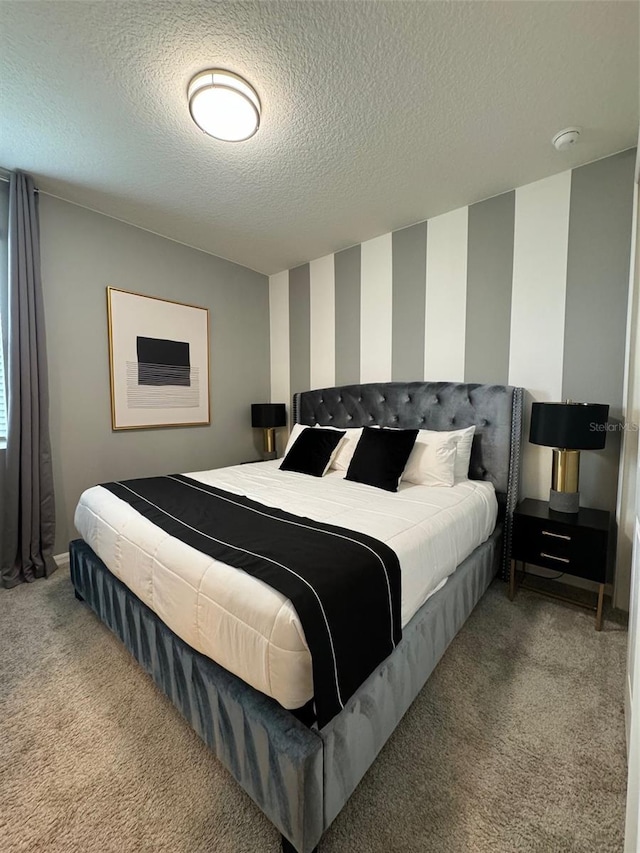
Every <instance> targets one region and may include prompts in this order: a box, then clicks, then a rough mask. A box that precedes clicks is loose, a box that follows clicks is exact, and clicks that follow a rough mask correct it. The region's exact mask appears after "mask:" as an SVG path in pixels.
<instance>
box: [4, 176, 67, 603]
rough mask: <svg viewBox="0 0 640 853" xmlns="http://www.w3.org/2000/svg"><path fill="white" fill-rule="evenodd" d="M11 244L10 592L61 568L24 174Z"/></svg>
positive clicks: (32, 211) (12, 197)
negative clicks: (55, 555)
mask: <svg viewBox="0 0 640 853" xmlns="http://www.w3.org/2000/svg"><path fill="white" fill-rule="evenodd" d="M8 243H9V277H8V297H7V302H8V305H7V317H8V323H7V327H8V341H7V356H8V359H7V365H6V367H7V371H6V374H7V377H6V378H7V403H8V427H9V430H8V436H7V450H6V471H5V483H4V491H5V509H4V530H3V537H2V545H3V555H2V584H3V586H5V587H12V586H16V585H17V584H19V583H22V582H24V581H27V582H30V581H34V580H35V579H36V578H40V577H48V576H49V575H50V574H52V572H54V571H55V568H56V564H55V562H54V560H53V546H54V535H55V507H54V497H53V474H52V470H51V447H50V442H49V393H48V380H47V357H46V346H45V333H44V309H43V301H42V283H41V279H40V227H39V219H38V196H37V194H36V191H35V187H34V185H33V179H32V178H31V177H30V176H29V175H25V174H22V173H20V172H18V173H15V174H12V175H11V179H10V185H9V231H8Z"/></svg>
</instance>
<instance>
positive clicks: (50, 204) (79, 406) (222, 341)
mask: <svg viewBox="0 0 640 853" xmlns="http://www.w3.org/2000/svg"><path fill="white" fill-rule="evenodd" d="M40 219H41V239H42V278H43V289H44V301H45V311H46V329H47V346H48V355H49V383H50V392H51V441H52V452H53V460H54V477H55V489H56V504H57V515H58V525H57V536H56V553H62V552H64V551H66V550H67V546H68V541H69V539H70V538H72V537H73V536H75V535H76V534H75V530H74V527H73V513H74V510H75V506H76V504H77V502H78V498H79V496H80V494H81V492H82V491H83V490H84V489H86V488H87V487H88V486H91V485H94V484H95V483H100V482H105V481H108V480H112V479H118V478H130V477H144V476H149V475H153V474H160V473H169V472H179V471H182V472H188V471H198V470H203V469H207V468H215V467H219V466H222V465H227V464H234V463H238V462H242V461H246V460H250V459H256V458H258V457H259V452H258V450H257V448H258V447H259V442H260V440H261V437H260V436H256V435H255V434H254V431H253V430H252V429H251V426H250V418H249V406H250V404H251V403H252V402H266V401H268V400H269V290H268V283H267V278H266V277H265V276H263V275H260V274H259V273H256V272H253V271H251V270H249V269H246V268H245V267H241V266H239V265H237V264H233V263H230V262H228V261H224V260H222V259H220V258H217V257H214V256H212V255H207V254H205V253H203V252H199V251H196V250H195V249H190V248H188V247H186V246H182V245H180V244H179V243H174V242H172V241H170V240H166V239H164V238H162V237H157V236H156V235H154V234H150V233H148V232H146V231H142V230H140V229H139V228H135V227H133V226H130V225H126V224H124V223H122V222H118V221H117V220H114V219H110V218H108V217H106V216H101V215H100V214H97V213H93V212H91V211H88V210H85V209H84V208H81V207H77V206H75V205H72V204H68V203H66V202H63V201H60V200H58V199H54V198H51V197H49V196H46V195H42V196H41V199H40ZM108 285H111V286H113V287H119V288H121V289H123V290H131V291H135V292H137V293H144V294H149V295H152V296H160V297H167V298H169V299H174V300H178V301H183V302H188V303H191V304H193V305H201V306H203V307H206V308H209V310H210V320H211V371H210V387H211V421H212V422H211V425H210V426H208V427H189V428H173V429H152V430H127V431H121V432H113V431H112V430H111V414H110V393H109V365H108V343H107V313H106V288H107V286H108Z"/></svg>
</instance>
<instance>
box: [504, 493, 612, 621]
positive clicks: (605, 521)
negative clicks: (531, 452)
mask: <svg viewBox="0 0 640 853" xmlns="http://www.w3.org/2000/svg"><path fill="white" fill-rule="evenodd" d="M610 529H611V513H609V512H605V511H604V510H600V509H585V508H581V509H580V510H579V512H577V513H564V512H554V510H552V509H549V504H548V503H547V502H546V501H537V500H532V499H531V498H527V499H526V500H524V501H522V502H521V503H520V504H518V506H517V507H516V510H515V512H514V514H513V539H512V543H511V576H510V579H509V598H511V599H512V600H513V597H514V595H515V592H516V587H515V581H516V562H517V561H518V560H520V561H521V562H522V563H531V564H533V565H535V566H542V567H543V568H545V569H552V570H554V571H557V572H562V573H563V574H568V575H574V576H575V577H579V578H584V579H586V580H590V581H595V582H596V583H597V584H598V585H599V586H598V603H597V605H596V606H595V607H594V608H592V609H594V610H595V611H596V631H599V630H600V629H601V628H602V601H603V597H604V585H605V583H606V581H607V569H608V563H609V541H610V535H609V534H610ZM536 591H537V590H536ZM553 597H555V598H562V599H563V600H565V601H569V602H570V603H571V604H578V605H580V606H585V605H583V604H582V603H581V602H579V601H573V600H571V599H568V598H564V597H563V596H553ZM587 606H588V605H587Z"/></svg>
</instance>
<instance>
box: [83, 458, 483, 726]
mask: <svg viewBox="0 0 640 853" xmlns="http://www.w3.org/2000/svg"><path fill="white" fill-rule="evenodd" d="M279 465H280V463H279V461H275V460H274V461H270V462H261V463H254V464H248V465H237V466H234V467H230V468H220V469H216V470H213V471H201V472H197V473H190V474H188V475H187V476H189V477H192V478H193V479H195V480H199V481H201V482H203V483H207V484H209V485H212V486H216V487H218V488H221V489H225V490H227V491H229V492H233V493H236V494H242V495H246V496H247V497H249V498H251V499H253V500H257V501H260V502H261V503H263V504H266V505H268V506H273V507H278V508H280V509H283V510H285V511H287V512H292V513H295V514H297V515H300V516H306V517H308V518H312V519H314V520H316V521H323V522H325V523H328V524H335V525H337V526H340V527H344V528H348V529H351V530H356V531H359V532H362V533H365V534H368V535H370V536H374V537H375V538H377V539H379V540H381V541H383V542H385V543H386V544H387V545H388V546H389V547H390V548H392V549H393V550H394V551H395V552H396V554H397V555H398V558H399V561H400V568H401V572H402V625H403V627H404V625H406V624H407V623H408V622H409V620H410V619H411V617H412V616H413V615H414V614H415V612H416V611H417V610H418V609H419V608H420V607H421V606H422V604H423V603H424V602H425V601H426V600H427V598H428V597H429V596H430V595H432V594H433V593H434V592H436V591H437V590H438V589H439V588H440V587H441V586H442V585H443V584H444V583H445V582H446V579H447V577H448V576H449V575H450V574H451V573H452V572H453V571H455V568H456V566H458V565H459V564H460V563H461V562H462V561H463V560H464V559H465V558H466V557H467V556H468V555H469V554H470V553H471V552H472V551H473V550H474V549H475V548H476V547H477V546H478V545H479V544H480V543H482V542H484V541H485V540H486V539H487V538H488V536H489V535H490V533H491V532H492V530H493V529H494V527H495V523H496V518H497V501H496V497H495V492H494V489H493V486H492V485H491V484H490V483H486V482H484V481H479V480H467V481H464V482H461V483H459V484H457V485H455V486H453V487H451V488H446V487H427V486H417V485H413V484H410V483H401V484H400V488H399V490H398V492H397V493H390V492H384V491H381V490H379V489H374V488H372V487H370V486H365V485H362V484H360V483H353V482H350V481H347V480H345V479H344V472H343V471H330V472H329V473H328V474H327V475H326V476H324V477H322V478H315V477H308V476H305V475H304V474H297V473H293V472H284V471H280V470H279ZM75 524H76V527H77V529H78V531H79V532H80V534H81V535H82V537H83V539H84V540H85V541H86V542H87V544H88V545H90V547H91V548H92V549H93V551H95V553H96V554H97V555H98V556H99V557H100V559H101V560H102V561H103V562H104V563H105V564H106V565H107V567H108V568H109V570H110V571H111V572H112V573H113V574H114V575H115V576H116V577H118V578H119V579H120V580H121V581H122V582H123V583H124V584H125V585H126V586H127V587H129V589H130V590H131V591H132V592H133V593H134V594H135V595H136V596H138V598H139V599H140V600H141V601H143V602H144V603H145V604H146V605H147V606H148V607H150V608H151V609H152V610H153V611H154V612H155V613H156V614H157V615H158V616H159V617H160V618H161V619H162V621H163V622H165V624H166V625H168V626H169V628H171V629H172V630H173V631H174V632H175V633H176V634H177V635H178V636H179V637H181V639H183V640H184V641H185V642H186V643H188V644H189V645H190V646H192V647H193V648H194V649H196V650H197V651H199V652H201V653H202V654H205V655H207V656H208V657H210V658H212V659H213V660H215V661H216V662H217V663H219V664H220V665H221V666H223V667H225V669H228V670H229V671H230V672H232V673H234V674H235V675H237V676H238V677H240V678H242V679H243V680H244V681H246V682H247V683H248V684H250V685H252V686H253V687H255V688H256V689H257V690H260V691H261V692H263V693H265V694H267V695H268V696H271V697H273V698H274V699H275V700H276V701H278V702H279V703H280V704H281V705H282V706H283V707H285V708H290V709H294V708H299V707H301V706H302V705H304V704H305V703H306V702H308V701H309V699H311V697H312V696H313V679H312V668H311V658H310V654H309V649H308V647H307V644H306V641H305V636H304V631H303V629H302V625H301V624H300V620H299V619H298V616H297V614H296V612H295V610H294V608H293V606H292V605H291V602H290V601H289V600H288V599H286V598H285V597H284V596H283V595H281V594H280V593H278V592H277V591H275V590H274V589H272V588H271V587H269V586H267V585H266V584H264V583H263V582H262V581H260V580H258V579H257V578H253V577H251V576H250V575H248V574H246V573H244V572H243V571H240V570H238V569H234V568H232V567H230V566H227V565H225V564H224V563H220V562H218V561H216V560H214V559H212V558H211V557H208V556H206V555H204V554H202V553H200V552H199V551H196V550H194V549H193V548H191V547H190V546H188V545H186V544H185V543H183V542H181V541H180V540H178V539H175V538H173V537H172V536H170V535H168V534H167V533H165V532H164V531H162V530H160V528H158V527H156V526H155V525H154V524H152V523H151V522H150V521H148V520H147V519H145V518H143V517H142V516H141V515H140V514H139V513H137V512H136V511H135V510H134V509H133V508H132V507H131V506H129V504H127V503H125V502H124V501H121V500H120V499H119V498H117V497H116V496H115V495H113V494H112V493H111V492H109V491H107V490H106V489H103V488H101V487H100V486H95V487H93V488H91V489H88V490H87V491H85V492H84V493H83V494H82V496H81V498H80V501H79V503H78V507H77V509H76V514H75Z"/></svg>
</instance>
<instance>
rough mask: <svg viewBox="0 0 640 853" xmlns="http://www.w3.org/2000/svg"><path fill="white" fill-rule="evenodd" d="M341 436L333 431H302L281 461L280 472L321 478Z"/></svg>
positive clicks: (336, 431) (341, 434) (341, 433)
mask: <svg viewBox="0 0 640 853" xmlns="http://www.w3.org/2000/svg"><path fill="white" fill-rule="evenodd" d="M343 435H344V432H341V431H339V430H333V429H303V430H302V432H301V433H300V435H299V436H298V437H297V438H296V440H295V442H294V443H293V446H292V447H291V450H290V451H289V452H288V453H287V455H286V456H285V457H284V459H283V460H282V464H281V465H280V470H281V471H297V472H298V473H299V474H310V475H311V476H312V477H322V475H323V474H324V472H325V471H326V470H327V467H328V465H329V461H330V459H331V454H332V453H333V451H334V450H335V449H336V447H337V446H338V444H339V443H340V439H341V438H342V436H343Z"/></svg>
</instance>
